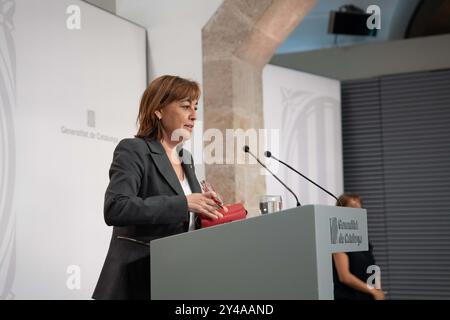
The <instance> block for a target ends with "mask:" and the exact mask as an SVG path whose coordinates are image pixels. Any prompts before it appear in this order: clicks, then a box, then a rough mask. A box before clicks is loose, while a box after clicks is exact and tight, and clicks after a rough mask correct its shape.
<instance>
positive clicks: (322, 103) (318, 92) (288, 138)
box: [263, 65, 343, 209]
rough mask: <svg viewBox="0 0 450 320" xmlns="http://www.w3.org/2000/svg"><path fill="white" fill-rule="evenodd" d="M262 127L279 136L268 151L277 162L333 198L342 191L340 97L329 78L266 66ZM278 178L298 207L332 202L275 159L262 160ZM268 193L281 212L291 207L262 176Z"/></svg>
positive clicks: (290, 201) (277, 186) (287, 197)
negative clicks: (278, 199) (277, 201)
mask: <svg viewBox="0 0 450 320" xmlns="http://www.w3.org/2000/svg"><path fill="white" fill-rule="evenodd" d="M263 91H264V94H263V103H264V127H265V128H266V129H269V130H278V131H279V140H276V139H275V141H271V140H270V139H268V141H267V144H268V145H267V149H268V150H271V151H272V153H273V155H274V156H275V157H277V158H279V159H280V160H283V161H285V162H286V163H288V164H290V165H291V166H292V167H294V168H295V169H297V170H298V171H300V172H301V173H303V174H304V175H306V176H307V177H309V178H310V179H312V180H313V181H315V182H316V183H318V184H319V185H322V186H323V187H324V188H325V189H327V190H329V191H330V192H331V193H334V194H336V196H338V195H339V194H340V193H342V191H343V167H342V135H341V92H340V82H339V81H336V80H334V79H329V78H324V77H319V76H316V75H312V74H308V73H304V72H300V71H296V70H290V69H286V68H281V67H277V66H272V65H267V66H266V67H265V68H264V71H263ZM266 162H267V163H268V164H269V166H270V167H271V168H272V169H273V170H274V171H276V172H277V176H278V177H280V179H281V180H282V181H284V182H285V183H286V185H287V186H288V187H290V188H291V189H292V191H293V192H294V193H296V194H297V196H298V198H299V201H300V203H301V204H302V205H305V204H328V205H334V203H335V200H334V199H333V198H332V197H330V196H329V195H328V194H326V193H324V192H323V191H322V190H320V189H318V188H317V187H316V186H314V185H312V184H311V183H310V182H308V181H306V180H304V179H303V178H302V177H300V176H299V175H297V174H296V173H294V172H292V171H290V170H289V169H288V168H286V167H284V166H282V165H279V164H278V163H277V162H276V161H274V160H266ZM266 185H267V193H268V194H275V195H281V196H282V198H283V208H286V209H287V208H292V207H295V199H294V197H293V196H292V195H291V194H290V193H289V192H288V191H287V190H286V189H285V188H284V187H283V186H282V185H281V184H280V183H279V182H278V181H276V180H275V179H274V178H273V177H272V176H270V175H266Z"/></svg>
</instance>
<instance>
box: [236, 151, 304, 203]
mask: <svg viewBox="0 0 450 320" xmlns="http://www.w3.org/2000/svg"><path fill="white" fill-rule="evenodd" d="M244 152H246V153H249V154H251V155H252V157H253V158H255V159H256V161H258V163H259V164H260V165H262V166H263V168H264V169H266V170H267V171H269V172H270V174H271V175H272V176H273V177H274V178H275V179H277V180H278V182H279V183H281V184H282V185H283V186H284V187H285V188H286V189H288V190H289V192H290V193H292V195H293V196H294V197H295V201H297V207H300V202H299V201H298V198H297V196H296V195H295V193H294V192H293V191H292V190H291V189H289V187H288V186H287V185H285V184H284V182H283V181H281V180H280V179H279V178H278V177H277V176H276V175H275V174H274V173H273V172H272V171H270V170H269V168H267V167H266V165H265V164H264V163H262V162H261V161H260V160H259V159H258V157H257V156H255V155H254V154H253V153H252V152H251V151H250V148H249V146H244Z"/></svg>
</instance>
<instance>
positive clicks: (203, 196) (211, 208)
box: [186, 192, 223, 220]
mask: <svg viewBox="0 0 450 320" xmlns="http://www.w3.org/2000/svg"><path fill="white" fill-rule="evenodd" d="M186 198H187V203H188V209H189V211H190V212H194V213H197V214H199V215H201V216H204V217H206V218H208V219H211V220H216V219H219V218H222V217H223V215H222V214H221V213H220V212H219V211H217V205H216V203H215V202H214V200H213V198H214V193H213V192H205V193H192V194H190V195H188V196H186Z"/></svg>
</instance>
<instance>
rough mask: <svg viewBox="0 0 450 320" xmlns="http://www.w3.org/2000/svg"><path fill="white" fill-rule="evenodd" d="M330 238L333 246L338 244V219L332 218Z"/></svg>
mask: <svg viewBox="0 0 450 320" xmlns="http://www.w3.org/2000/svg"><path fill="white" fill-rule="evenodd" d="M330 238H331V244H336V243H337V239H338V221H337V218H330Z"/></svg>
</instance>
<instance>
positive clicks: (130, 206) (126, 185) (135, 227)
mask: <svg viewBox="0 0 450 320" xmlns="http://www.w3.org/2000/svg"><path fill="white" fill-rule="evenodd" d="M182 151H183V154H181V152H180V155H181V156H182V166H183V169H184V173H185V177H186V179H187V180H188V182H189V186H190V187H191V190H192V193H201V187H200V184H199V183H198V181H197V178H196V176H195V170H194V165H193V161H192V156H191V154H190V153H189V152H188V151H186V150H184V149H182ZM189 160H190V161H189ZM109 177H110V181H109V185H108V188H107V189H106V193H105V205H104V217H105V222H106V224H107V225H109V226H113V231H112V237H111V243H110V246H109V251H108V254H107V256H106V260H105V264H104V265H103V269H102V272H101V274H100V278H99V280H98V283H97V286H96V288H95V291H94V294H93V298H94V299H148V298H150V250H149V248H148V247H147V246H145V245H140V244H137V243H133V242H130V241H124V240H123V239H120V237H127V238H132V239H136V240H138V241H142V242H144V243H145V242H150V241H151V240H154V239H158V238H162V237H167V236H171V235H174V234H178V233H182V232H187V231H188V228H189V212H188V205H187V199H186V196H185V195H184V192H183V188H182V186H181V184H180V181H179V180H178V177H177V175H176V173H175V170H174V169H173V167H172V165H171V163H170V161H169V158H168V157H167V155H166V152H165V151H164V148H163V146H162V145H161V143H160V142H159V141H157V140H144V139H139V138H134V139H125V140H122V141H121V142H120V143H119V144H118V145H117V147H116V149H115V151H114V157H113V161H112V164H111V169H110V171H109ZM118 237H119V238H118Z"/></svg>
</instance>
